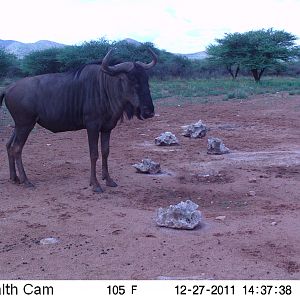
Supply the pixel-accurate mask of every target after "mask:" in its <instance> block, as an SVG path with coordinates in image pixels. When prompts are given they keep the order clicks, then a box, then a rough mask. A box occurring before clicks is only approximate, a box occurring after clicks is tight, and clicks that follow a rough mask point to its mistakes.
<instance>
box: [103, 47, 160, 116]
mask: <svg viewBox="0 0 300 300" xmlns="http://www.w3.org/2000/svg"><path fill="white" fill-rule="evenodd" d="M111 51H112V50H110V51H109V52H108V53H107V54H106V56H105V57H104V59H103V61H102V64H101V69H102V71H104V72H105V73H107V74H109V75H111V76H117V75H119V76H118V78H119V79H120V86H121V88H122V96H123V98H124V99H126V100H127V103H126V105H125V111H126V113H127V116H128V117H132V116H133V115H136V116H137V117H138V118H139V119H147V118H152V117H153V116H154V106H153V102H152V98H151V94H150V89H149V78H148V75H147V73H146V70H149V69H151V68H152V67H154V66H155V65H156V63H157V56H156V54H155V53H154V52H153V51H152V50H151V49H149V52H150V54H151V56H152V61H151V62H150V63H148V64H146V63H142V62H135V63H133V62H124V63H120V64H117V65H114V66H109V60H110V56H111Z"/></svg>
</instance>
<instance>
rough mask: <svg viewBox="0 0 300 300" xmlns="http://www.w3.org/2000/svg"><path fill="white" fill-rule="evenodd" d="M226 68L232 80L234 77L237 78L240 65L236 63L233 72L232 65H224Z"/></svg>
mask: <svg viewBox="0 0 300 300" xmlns="http://www.w3.org/2000/svg"><path fill="white" fill-rule="evenodd" d="M226 69H227V71H228V72H229V74H230V75H231V77H232V79H233V80H234V79H236V78H237V75H238V73H239V71H240V66H239V65H237V67H236V70H235V72H233V70H232V66H226Z"/></svg>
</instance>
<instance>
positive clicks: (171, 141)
mask: <svg viewBox="0 0 300 300" xmlns="http://www.w3.org/2000/svg"><path fill="white" fill-rule="evenodd" d="M178 144H179V142H178V139H177V138H176V136H175V135H174V134H173V133H172V132H169V131H166V132H164V133H162V134H161V135H160V136H158V137H157V138H155V145H157V146H172V145H178Z"/></svg>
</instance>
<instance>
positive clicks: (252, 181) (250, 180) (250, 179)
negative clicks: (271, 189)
mask: <svg viewBox="0 0 300 300" xmlns="http://www.w3.org/2000/svg"><path fill="white" fill-rule="evenodd" d="M248 181H249V182H250V183H255V182H256V181H257V179H256V178H254V177H253V178H249V180H248Z"/></svg>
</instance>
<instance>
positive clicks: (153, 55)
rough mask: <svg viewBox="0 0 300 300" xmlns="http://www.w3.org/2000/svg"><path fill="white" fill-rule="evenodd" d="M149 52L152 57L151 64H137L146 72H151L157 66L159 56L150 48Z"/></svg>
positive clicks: (138, 62)
mask: <svg viewBox="0 0 300 300" xmlns="http://www.w3.org/2000/svg"><path fill="white" fill-rule="evenodd" d="M148 51H149V53H150V55H151V56H152V61H151V62H150V63H149V64H145V63H143V62H140V61H137V62H136V63H137V64H139V65H140V66H142V67H143V68H144V69H145V70H149V69H151V68H153V67H154V66H155V65H156V64H157V55H156V54H155V53H154V52H153V50H151V49H150V48H148Z"/></svg>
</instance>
